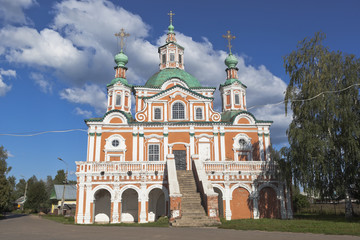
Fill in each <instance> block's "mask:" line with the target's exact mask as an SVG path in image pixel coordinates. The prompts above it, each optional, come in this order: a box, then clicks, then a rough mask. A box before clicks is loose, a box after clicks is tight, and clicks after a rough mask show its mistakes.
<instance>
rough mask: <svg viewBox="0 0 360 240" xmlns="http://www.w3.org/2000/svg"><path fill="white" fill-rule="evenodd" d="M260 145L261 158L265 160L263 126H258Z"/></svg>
mask: <svg viewBox="0 0 360 240" xmlns="http://www.w3.org/2000/svg"><path fill="white" fill-rule="evenodd" d="M258 137H259V147H260V160H261V161H264V160H265V159H264V141H263V131H262V128H258Z"/></svg>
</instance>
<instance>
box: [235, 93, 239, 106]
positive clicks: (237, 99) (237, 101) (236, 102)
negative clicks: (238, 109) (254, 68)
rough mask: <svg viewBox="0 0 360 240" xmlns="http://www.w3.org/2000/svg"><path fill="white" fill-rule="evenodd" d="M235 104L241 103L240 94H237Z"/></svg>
mask: <svg viewBox="0 0 360 240" xmlns="http://www.w3.org/2000/svg"><path fill="white" fill-rule="evenodd" d="M235 104H236V105H239V104H240V96H239V94H235Z"/></svg>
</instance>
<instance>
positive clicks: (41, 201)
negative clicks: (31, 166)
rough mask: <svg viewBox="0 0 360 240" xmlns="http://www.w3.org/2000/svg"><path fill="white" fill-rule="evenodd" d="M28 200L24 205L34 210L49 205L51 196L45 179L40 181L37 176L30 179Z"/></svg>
mask: <svg viewBox="0 0 360 240" xmlns="http://www.w3.org/2000/svg"><path fill="white" fill-rule="evenodd" d="M26 198H27V200H26V202H25V205H24V207H25V208H26V209H30V210H31V211H32V212H39V211H42V210H43V209H45V208H48V207H49V196H48V194H47V192H46V184H45V183H44V181H42V180H40V181H38V180H37V178H36V177H35V176H33V177H32V178H30V179H29V180H28V192H27V197H26Z"/></svg>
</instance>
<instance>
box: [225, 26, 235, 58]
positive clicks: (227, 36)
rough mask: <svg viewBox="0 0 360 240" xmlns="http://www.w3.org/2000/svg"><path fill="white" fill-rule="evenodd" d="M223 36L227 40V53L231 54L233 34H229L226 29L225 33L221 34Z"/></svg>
mask: <svg viewBox="0 0 360 240" xmlns="http://www.w3.org/2000/svg"><path fill="white" fill-rule="evenodd" d="M222 37H223V38H226V39H227V40H228V43H229V44H228V45H227V47H228V48H229V53H230V54H231V47H232V46H231V40H233V39H235V36H233V35H231V33H230V31H227V34H226V35H222Z"/></svg>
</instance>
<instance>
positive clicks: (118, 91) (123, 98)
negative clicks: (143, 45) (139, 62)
mask: <svg viewBox="0 0 360 240" xmlns="http://www.w3.org/2000/svg"><path fill="white" fill-rule="evenodd" d="M115 36H116V37H119V38H120V46H121V50H120V52H119V53H118V54H116V55H115V58H114V61H115V63H116V66H115V67H114V69H115V78H114V79H113V80H112V81H111V83H110V84H108V85H107V90H108V107H107V110H108V111H110V110H114V109H116V110H121V111H124V112H127V113H130V111H131V87H132V86H131V85H130V84H129V83H128V81H127V80H126V71H127V67H126V66H125V65H126V64H127V63H128V57H127V56H126V55H125V53H124V39H125V38H126V37H128V36H130V34H128V33H126V32H125V31H124V29H121V31H120V32H119V33H116V34H115Z"/></svg>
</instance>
